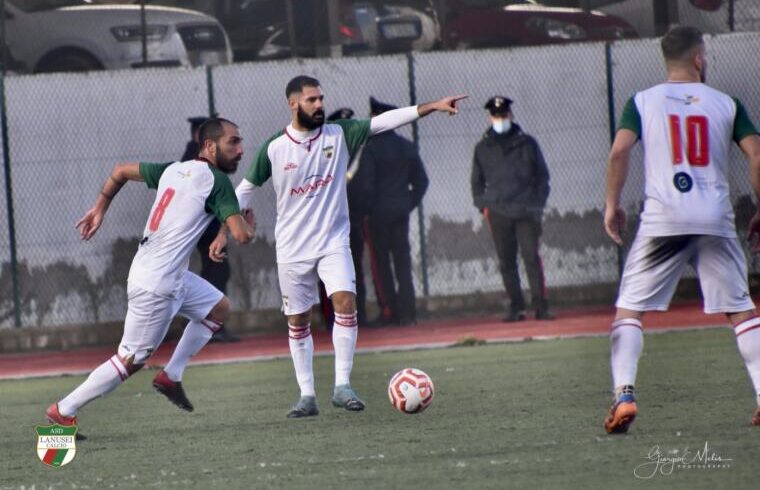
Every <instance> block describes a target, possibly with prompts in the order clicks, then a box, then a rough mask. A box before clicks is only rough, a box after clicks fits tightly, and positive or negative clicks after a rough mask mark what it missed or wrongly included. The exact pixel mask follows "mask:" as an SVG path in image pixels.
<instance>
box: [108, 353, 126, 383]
mask: <svg viewBox="0 0 760 490" xmlns="http://www.w3.org/2000/svg"><path fill="white" fill-rule="evenodd" d="M108 361H109V362H110V363H111V365H112V366H113V368H114V369H115V370H116V373H117V374H118V375H119V378H121V380H122V381H124V380H126V379H127V377H126V376H124V374H123V373H122V372H121V370H120V369H119V366H117V365H116V363H115V362H113V357H112V358H110V359H109V360H108Z"/></svg>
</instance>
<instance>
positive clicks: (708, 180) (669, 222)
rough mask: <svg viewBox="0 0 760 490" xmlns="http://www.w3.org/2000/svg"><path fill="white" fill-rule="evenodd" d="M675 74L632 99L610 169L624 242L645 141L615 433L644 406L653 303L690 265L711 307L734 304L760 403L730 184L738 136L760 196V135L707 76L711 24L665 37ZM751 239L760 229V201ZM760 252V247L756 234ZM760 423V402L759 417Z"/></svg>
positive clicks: (758, 342) (612, 413)
mask: <svg viewBox="0 0 760 490" xmlns="http://www.w3.org/2000/svg"><path fill="white" fill-rule="evenodd" d="M661 44H662V52H663V56H664V58H665V65H666V68H667V75H668V79H667V81H666V82H665V83H662V84H659V85H656V86H654V87H652V88H650V89H648V90H644V91H643V92H639V93H637V94H636V95H635V96H634V97H633V98H632V99H631V100H629V101H628V103H627V104H626V106H625V108H624V110H623V115H622V119H621V124H620V128H619V130H618V132H617V134H616V135H615V140H614V142H613V144H612V150H611V151H610V156H609V166H608V171H607V199H606V209H605V214H604V226H605V229H606V231H607V233H608V234H609V236H610V237H611V238H612V239H613V240H614V241H615V242H616V243H618V244H622V240H621V237H620V233H621V230H622V229H623V227H624V223H625V213H624V212H623V209H622V208H621V207H620V194H621V192H622V189H623V186H624V184H625V180H626V176H627V173H628V165H629V157H630V152H631V148H632V147H633V146H634V144H635V143H636V142H637V140H641V142H642V144H643V145H644V172H645V201H644V209H643V211H642V213H641V226H640V228H639V231H638V233H637V235H636V238H635V239H634V241H633V244H632V246H631V250H630V252H629V254H628V258H627V260H626V264H625V269H624V272H623V277H622V279H621V282H620V291H619V295H618V300H617V303H616V306H617V313H616V315H615V321H614V322H613V323H612V329H611V332H610V344H611V349H610V350H611V368H612V378H613V388H614V400H613V403H612V407H611V408H610V410H609V413H608V414H607V416H606V418H605V420H604V428H605V429H606V430H607V432H608V433H623V432H626V431H627V430H628V427H629V426H630V424H631V422H633V420H634V418H635V417H636V414H637V410H638V409H637V406H636V398H635V393H634V384H635V381H636V369H637V365H638V360H639V357H640V355H641V350H642V346H643V340H644V337H643V333H642V324H641V320H642V317H643V315H644V312H646V311H652V310H660V311H662V310H666V309H667V308H668V305H669V303H670V300H671V298H672V296H673V293H674V291H675V288H676V285H677V283H678V281H679V279H680V278H681V276H682V274H683V272H684V270H685V268H686V266H687V265H691V266H692V267H693V268H694V269H695V270H696V272H697V275H698V277H699V282H700V286H701V289H702V295H703V297H704V311H705V313H724V314H725V315H726V316H727V317H728V320H729V321H730V322H731V325H733V328H734V332H735V334H736V340H737V344H738V347H739V352H740V353H741V355H742V357H743V358H744V362H745V364H746V366H747V370H748V371H749V375H750V378H751V380H752V384H753V385H754V389H755V393H756V394H757V395H756V396H757V401H758V405H760V318H759V317H758V315H757V312H756V311H755V305H754V304H753V302H752V299H750V295H749V287H748V284H747V264H746V259H745V257H744V252H743V250H742V248H741V246H740V244H739V241H738V239H737V236H736V230H735V227H734V212H733V208H732V206H731V200H730V196H729V185H728V171H729V164H730V159H729V149H730V146H731V143H732V141H733V142H735V143H737V144H738V145H739V147H740V148H741V150H742V151H743V152H744V154H745V156H746V158H747V160H748V161H749V166H750V175H751V183H752V188H753V190H754V192H755V197H756V198H758V202H760V137H759V136H758V133H757V131H756V129H755V127H754V126H753V125H752V122H751V121H750V119H749V117H748V115H747V112H746V111H745V109H744V107H743V106H742V104H741V103H740V102H739V101H738V100H737V99H734V98H732V97H730V96H728V95H726V94H724V93H722V92H719V91H717V90H715V89H712V88H710V87H708V86H707V85H705V83H704V82H705V72H706V68H707V64H706V63H707V62H706V55H705V45H704V42H703V39H702V33H701V32H700V31H699V30H698V29H695V28H693V27H675V28H673V29H671V30H670V31H669V32H668V33H667V34H666V35H665V36H664V37H663V38H662V43H661ZM758 206H760V204H758ZM758 209H759V210H758V211H756V212H755V215H754V216H753V217H752V219H751V221H750V223H749V233H748V235H749V239H750V240H753V239H758V238H760V208H758ZM752 251H753V252H758V251H760V246H758V243H755V245H754V246H753V250H752ZM752 424H753V425H760V408H758V409H756V410H755V412H754V415H753V417H752Z"/></svg>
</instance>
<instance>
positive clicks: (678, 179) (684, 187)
mask: <svg viewBox="0 0 760 490" xmlns="http://www.w3.org/2000/svg"><path fill="white" fill-rule="evenodd" d="M673 185H674V186H675V188H676V189H678V191H679V192H684V193H686V192H689V191H690V190H691V188H692V187H693V186H694V180H692V178H691V175H689V174H687V173H686V172H678V173H677V174H675V175H674V176H673Z"/></svg>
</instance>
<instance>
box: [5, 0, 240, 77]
mask: <svg viewBox="0 0 760 490" xmlns="http://www.w3.org/2000/svg"><path fill="white" fill-rule="evenodd" d="M145 18H146V29H145V32H146V39H147V45H146V47H147V55H148V56H147V62H145V60H143V49H142V27H141V11H140V6H139V5H122V4H99V5H94V4H91V3H89V2H86V1H85V0H5V28H6V44H7V53H8V54H9V55H10V57H11V59H12V63H9V65H11V66H9V68H11V69H15V70H18V71H23V72H34V73H40V72H59V71H87V70H101V69H117V68H133V67H145V66H198V65H206V64H211V65H214V64H225V63H231V62H232V51H231V48H230V43H229V40H228V39H227V35H226V33H225V32H224V29H223V28H222V27H221V25H220V24H219V22H218V21H217V20H216V19H214V18H213V17H211V16H208V15H206V14H203V13H201V12H196V11H192V10H186V9H179V8H171V7H161V6H147V7H146V8H145Z"/></svg>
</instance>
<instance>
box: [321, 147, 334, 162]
mask: <svg viewBox="0 0 760 490" xmlns="http://www.w3.org/2000/svg"><path fill="white" fill-rule="evenodd" d="M322 154H323V155H324V156H325V158H327V159H328V160H329V159H331V158H332V157H333V147H332V146H327V147H325V148H323V149H322Z"/></svg>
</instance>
